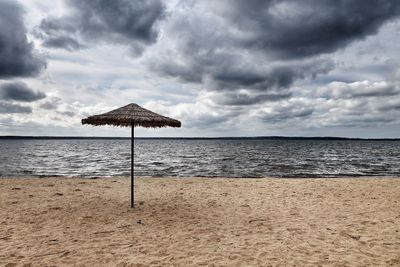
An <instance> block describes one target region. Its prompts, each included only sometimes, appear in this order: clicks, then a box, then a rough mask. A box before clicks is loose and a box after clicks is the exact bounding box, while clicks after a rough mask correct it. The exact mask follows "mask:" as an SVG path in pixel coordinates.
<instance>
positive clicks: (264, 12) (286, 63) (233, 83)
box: [149, 0, 400, 105]
mask: <svg viewBox="0 0 400 267" xmlns="http://www.w3.org/2000/svg"><path fill="white" fill-rule="evenodd" d="M193 3H194V4H193V6H191V7H190V8H187V5H186V6H185V7H184V8H183V9H182V10H181V11H179V12H175V13H172V15H171V16H170V17H168V21H167V24H166V26H165V29H164V30H165V33H164V35H165V36H166V40H172V41H171V43H170V44H169V46H167V48H164V47H161V46H164V45H165V44H164V42H163V44H162V45H161V44H160V50H161V51H162V53H157V54H156V55H155V56H154V58H153V59H151V61H150V63H149V65H150V68H151V69H152V70H154V71H156V72H158V73H160V74H162V75H165V76H169V77H177V78H179V79H180V80H182V81H184V82H190V83H200V84H203V85H205V88H206V89H208V90H226V91H228V90H229V91H237V90H241V89H246V90H253V91H258V92H259V93H258V94H259V96H260V99H262V98H263V96H262V95H263V94H264V92H265V91H271V90H272V91H274V90H276V89H281V90H283V91H284V93H285V92H286V91H287V90H288V88H290V87H292V86H293V85H294V84H295V83H296V81H299V80H303V79H313V78H315V77H316V76H318V75H321V74H325V73H327V72H329V71H330V70H332V69H333V68H334V67H335V66H334V64H333V61H332V60H331V59H330V58H329V55H328V54H329V53H331V52H335V51H337V50H339V49H341V48H345V47H346V46H347V45H348V44H350V43H352V42H354V41H356V40H362V39H364V38H365V37H367V36H369V35H373V34H376V33H377V32H378V30H379V28H380V27H381V26H382V25H383V24H385V23H386V22H388V21H391V20H392V19H395V18H397V17H398V16H399V13H400V2H399V1H389V0H371V1H369V0H367V1H364V0H343V1H330V0H302V1H298V0H296V1H294V0H283V1H275V0H270V1H239V0H236V1H228V0H226V1H203V2H193ZM161 41H162V40H161ZM161 41H160V42H161ZM255 99H256V98H254V101H253V100H249V101H247V100H246V101H247V103H248V104H249V105H251V104H254V103H259V102H258V101H256V100H255ZM246 101H243V104H244V103H245V102H246ZM239 102H240V101H239Z"/></svg>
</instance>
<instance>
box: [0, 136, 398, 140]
mask: <svg viewBox="0 0 400 267" xmlns="http://www.w3.org/2000/svg"><path fill="white" fill-rule="evenodd" d="M134 138H135V139H181V140H185V139H186V140H212V139H214V140H217V139H220V140H223V139H225V140H229V139H232V140H233V139H280V140H369V141H400V137H398V138H388V137H380V138H361V137H342V136H280V135H271V136H214V137H206V136H204V137H201V136H191V137H179V136H177V137H166V136H159V137H141V136H137V137H134ZM0 139H131V137H129V136H57V135H54V136H52V135H49V136H47V135H32V136H30V135H0Z"/></svg>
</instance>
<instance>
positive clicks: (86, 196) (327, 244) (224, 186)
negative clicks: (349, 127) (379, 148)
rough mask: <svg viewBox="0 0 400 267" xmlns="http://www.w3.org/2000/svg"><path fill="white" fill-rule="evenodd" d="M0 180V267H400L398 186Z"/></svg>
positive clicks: (396, 182) (393, 182)
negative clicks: (131, 185) (133, 205)
mask: <svg viewBox="0 0 400 267" xmlns="http://www.w3.org/2000/svg"><path fill="white" fill-rule="evenodd" d="M129 193H130V191H129V178H123V177H121V178H101V179H95V180H92V179H76V178H41V179H39V178H18V179H15V178H14V179H6V178H4V179H3V178H1V179H0V266H15V265H16V266H71V265H73V266H148V265H151V266H276V265H279V266H294V265H296V266H307V265H310V266H315V265H326V266H367V265H370V266H377V265H383V266H390V265H392V266H400V179H399V178H357V179H355V178H352V179H349V178H342V179H274V178H265V179H211V178H190V179H189V178H181V179H177V178H139V179H137V187H136V197H137V207H136V208H135V209H131V208H130V203H129V199H130V197H129Z"/></svg>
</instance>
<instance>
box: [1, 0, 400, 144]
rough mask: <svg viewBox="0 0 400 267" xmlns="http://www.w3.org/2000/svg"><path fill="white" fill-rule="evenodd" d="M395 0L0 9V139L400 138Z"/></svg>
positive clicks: (128, 1)
mask: <svg viewBox="0 0 400 267" xmlns="http://www.w3.org/2000/svg"><path fill="white" fill-rule="evenodd" d="M399 17H400V1H393V0H342V1H340V0H336V1H331V0H282V1H278V0H277V1H274V0H265V1H261V0H254V1H248V0H247V1H245V0H242V1H240V0H219V1H212V0H202V1H193V0H185V1H179V0H174V1H171V0H168V1H167V0H165V1H162V0H136V1H134V0H113V1H109V0H87V1H80V0H37V1H15V0H0V135H64V136H70V135H73V136H77V135H85V136H129V134H130V131H129V129H126V128H113V127H92V126H82V125H81V123H80V121H81V119H82V118H85V117H87V116H89V115H94V114H98V113H102V112H106V111H109V110H112V109H114V108H117V107H120V106H123V105H126V104H128V103H137V104H139V105H141V106H143V107H145V108H148V109H151V110H153V111H155V112H158V113H161V114H163V115H166V116H169V117H172V118H175V119H179V120H180V121H181V122H182V128H180V129H175V128H174V129H168V128H164V129H141V128H138V129H137V130H136V132H137V135H138V136H260V135H284V136H347V137H397V138H399V137H400V66H399V64H400V63H399V62H400V49H399V48H400V47H399V46H400V35H399V34H400V20H399Z"/></svg>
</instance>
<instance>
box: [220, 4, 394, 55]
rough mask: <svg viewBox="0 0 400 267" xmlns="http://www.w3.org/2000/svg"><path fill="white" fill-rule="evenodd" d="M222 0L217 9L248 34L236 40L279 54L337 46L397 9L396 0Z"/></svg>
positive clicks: (316, 52)
mask: <svg viewBox="0 0 400 267" xmlns="http://www.w3.org/2000/svg"><path fill="white" fill-rule="evenodd" d="M223 2H224V8H223V9H222V10H219V11H217V13H218V14H220V15H223V16H225V18H227V19H228V20H229V22H230V23H231V25H232V26H233V27H236V28H237V30H238V31H241V32H245V33H246V37H244V38H242V39H241V41H240V42H239V45H243V46H244V47H252V48H256V49H261V50H265V51H267V52H270V51H273V52H274V55H275V56H277V57H280V58H297V57H304V56H310V55H319V54H321V53H329V52H333V51H336V50H337V49H340V48H342V47H344V46H346V45H347V44H349V43H350V42H352V41H354V40H358V39H362V38H364V37H366V36H368V35H371V34H376V33H377V31H378V29H379V28H380V26H382V25H383V24H384V23H385V22H387V21H389V20H391V19H393V18H395V17H398V16H399V13H400V2H399V1H392V0H337V1H331V0H301V1H299V0H284V1H241V0H236V1H230V0H229V1H223Z"/></svg>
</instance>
